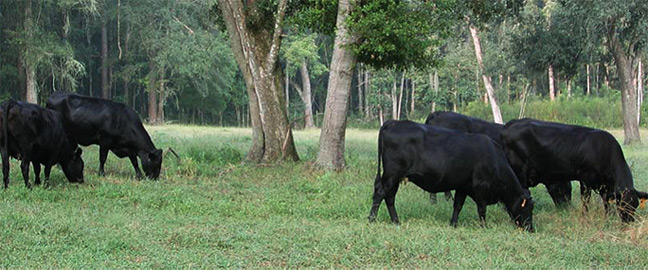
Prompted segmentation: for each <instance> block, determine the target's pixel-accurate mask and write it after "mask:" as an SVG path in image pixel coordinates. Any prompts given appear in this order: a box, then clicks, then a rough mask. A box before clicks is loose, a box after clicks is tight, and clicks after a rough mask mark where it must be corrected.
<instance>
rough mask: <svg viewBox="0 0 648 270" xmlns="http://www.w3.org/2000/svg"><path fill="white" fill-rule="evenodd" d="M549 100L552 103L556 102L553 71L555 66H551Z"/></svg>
mask: <svg viewBox="0 0 648 270" xmlns="http://www.w3.org/2000/svg"><path fill="white" fill-rule="evenodd" d="M548 74H549V98H550V99H551V101H554V100H556V87H555V83H554V81H555V79H554V70H553V65H549V71H548Z"/></svg>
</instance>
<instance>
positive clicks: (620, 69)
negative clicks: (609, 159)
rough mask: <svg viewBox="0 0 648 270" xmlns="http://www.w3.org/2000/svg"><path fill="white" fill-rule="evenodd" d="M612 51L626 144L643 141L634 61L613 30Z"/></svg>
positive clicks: (610, 38) (611, 36) (610, 37)
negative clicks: (638, 114) (640, 129)
mask: <svg viewBox="0 0 648 270" xmlns="http://www.w3.org/2000/svg"><path fill="white" fill-rule="evenodd" d="M608 38H609V41H608V46H610V47H611V48H610V51H611V52H612V55H613V56H614V61H615V62H616V66H617V74H618V76H619V84H620V85H621V108H622V110H623V133H624V134H625V140H624V141H623V143H624V144H633V143H637V142H640V141H641V137H640V135H639V126H638V123H637V113H638V112H637V92H636V89H635V88H634V85H633V83H632V81H633V80H632V79H633V77H634V75H633V74H634V71H633V67H632V61H631V60H630V57H629V56H628V55H627V53H626V51H625V50H624V49H623V45H622V44H621V42H620V41H619V39H618V37H617V36H616V33H614V31H611V34H609V35H608Z"/></svg>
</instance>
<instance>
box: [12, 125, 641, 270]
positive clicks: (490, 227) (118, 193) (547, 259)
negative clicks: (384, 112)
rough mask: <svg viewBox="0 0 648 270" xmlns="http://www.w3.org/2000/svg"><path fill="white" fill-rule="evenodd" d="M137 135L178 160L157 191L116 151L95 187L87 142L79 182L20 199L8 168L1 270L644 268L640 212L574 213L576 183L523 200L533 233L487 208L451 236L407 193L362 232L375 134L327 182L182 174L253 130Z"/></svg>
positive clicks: (305, 139) (270, 173)
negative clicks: (396, 218)
mask: <svg viewBox="0 0 648 270" xmlns="http://www.w3.org/2000/svg"><path fill="white" fill-rule="evenodd" d="M147 128H149V130H150V131H151V134H152V137H153V140H154V141H155V142H156V145H158V146H159V147H165V148H166V147H168V146H172V147H173V148H174V149H175V150H177V151H178V153H179V154H180V155H181V156H182V158H183V160H182V162H181V163H178V162H176V161H175V160H174V158H171V157H166V158H165V160H164V163H163V173H162V175H161V179H160V180H159V181H150V180H143V181H137V180H135V179H134V177H133V175H134V173H133V171H132V167H131V165H130V162H129V161H128V160H127V159H117V158H116V157H115V156H114V155H109V158H108V162H107V163H106V172H107V173H108V175H107V176H106V177H98V176H97V175H96V170H97V166H98V151H97V147H96V146H92V147H87V148H86V149H85V150H86V151H84V159H85V160H86V163H87V166H86V170H87V172H86V177H87V182H86V183H84V184H81V185H78V184H70V183H67V181H66V180H65V177H64V176H63V173H62V172H61V171H60V169H58V168H54V169H53V171H52V187H51V188H49V189H45V188H42V187H35V188H34V189H33V190H31V191H29V190H27V189H25V188H24V186H23V184H22V181H20V180H19V179H20V176H19V175H20V172H19V169H18V167H19V166H12V173H11V177H12V178H11V179H12V182H11V186H10V188H9V189H8V190H6V191H4V192H3V196H1V197H0V207H1V208H2V209H3V211H0V225H2V228H3V230H1V231H0V238H1V239H2V240H3V244H2V250H3V252H2V253H0V267H4V268H39V267H42V266H44V265H47V266H50V267H54V268H192V267H196V265H198V266H199V267H207V268H216V267H228V268H232V267H236V268H267V267H272V268H275V267H276V268H301V267H307V268H318V267H327V266H335V267H343V268H384V267H390V268H436V267H439V266H442V267H450V268H455V267H456V268H524V267H531V268H590V267H595V268H641V267H643V266H645V265H646V262H647V259H646V257H647V256H648V246H647V244H646V243H648V234H647V232H646V229H645V226H646V220H645V217H646V210H640V211H638V215H639V221H638V222H637V223H634V224H627V225H626V224H621V222H620V221H619V218H618V217H617V216H616V215H606V214H605V212H604V210H603V209H602V206H601V203H600V200H598V199H596V200H592V202H590V205H589V206H590V208H589V212H587V213H584V212H583V211H582V210H581V206H580V202H579V201H578V200H579V199H578V198H579V192H578V184H575V185H574V186H575V187H574V191H573V194H572V195H573V198H574V202H573V203H572V204H573V205H572V206H571V207H568V208H567V209H564V210H559V209H556V208H555V207H554V206H553V203H552V202H551V199H550V198H549V196H548V194H547V192H546V190H545V188H544V187H536V188H534V189H532V190H531V192H532V196H533V198H534V200H535V202H536V204H535V208H534V223H535V225H536V229H537V232H536V233H534V234H529V233H525V232H520V231H518V230H517V229H516V228H515V226H514V225H513V224H512V222H511V220H510V218H509V216H508V215H507V214H506V212H505V211H504V210H503V209H502V207H500V206H496V205H492V206H489V207H488V211H487V213H486V219H487V227H485V228H483V227H481V226H480V225H479V220H478V216H477V210H476V207H475V204H474V203H473V202H472V201H471V200H468V201H467V202H466V204H465V206H464V209H463V211H462V212H461V214H460V216H459V225H458V227H457V228H452V227H451V226H449V225H448V221H449V219H450V216H451V214H452V203H451V202H446V201H440V202H438V203H437V204H436V205H430V204H429V202H428V195H427V193H425V192H423V191H421V190H420V188H418V187H416V186H415V185H413V184H411V183H410V184H406V185H402V186H401V188H400V189H399V191H398V195H397V199H396V209H397V210H398V213H399V214H400V217H401V225H400V226H394V225H392V224H390V223H389V217H388V213H387V210H386V207H385V206H384V204H383V205H382V206H381V209H380V211H379V212H378V220H377V221H376V223H374V224H368V223H367V220H366V216H367V214H368V212H369V208H370V206H371V192H372V191H373V181H374V177H375V173H376V172H375V170H376V167H375V166H376V151H377V148H376V141H377V131H376V130H375V129H372V130H349V131H348V133H347V135H348V136H347V143H346V147H347V149H348V151H349V157H350V158H349V162H348V163H349V168H347V169H346V170H344V171H341V172H334V173H330V172H329V173H327V172H322V171H318V170H313V169H312V168H311V167H310V166H308V165H307V164H304V163H284V164H278V165H274V166H254V165H245V164H239V163H236V164H233V165H211V164H206V163H202V162H198V161H193V162H194V163H192V164H193V165H194V166H191V165H187V163H188V162H186V161H187V160H191V159H190V156H189V155H188V153H189V152H188V151H189V149H191V148H198V149H200V148H201V147H203V146H205V145H223V146H224V147H225V145H229V147H231V148H233V149H236V151H238V152H240V153H243V151H245V150H246V146H245V145H244V143H245V141H244V140H243V139H242V138H243V137H248V138H249V136H250V131H249V130H245V129H231V128H227V129H225V128H205V127H202V128H198V127H187V126H174V125H170V126H166V127H154V128H151V127H147ZM613 134H615V135H617V136H618V135H619V134H620V131H618V130H616V131H613ZM295 138H296V144H297V148H298V149H299V151H300V152H304V151H305V149H307V148H308V147H311V146H315V145H317V144H318V132H317V131H296V132H295ZM216 148H218V147H216ZM624 152H625V156H626V159H628V160H629V162H630V163H631V164H633V166H632V171H633V175H634V176H635V186H636V187H637V188H638V189H640V190H646V189H648V182H647V181H646V180H645V179H646V177H647V176H648V170H647V169H646V168H648V148H646V146H635V147H632V148H625V149H624ZM190 162H192V161H190ZM16 164H17V162H15V161H12V165H16ZM181 169H182V170H181ZM188 169H193V172H191V171H188ZM205 172H208V173H205ZM192 173H193V174H192ZM557 250H560V251H561V252H556V251H557ZM457 258H460V259H457Z"/></svg>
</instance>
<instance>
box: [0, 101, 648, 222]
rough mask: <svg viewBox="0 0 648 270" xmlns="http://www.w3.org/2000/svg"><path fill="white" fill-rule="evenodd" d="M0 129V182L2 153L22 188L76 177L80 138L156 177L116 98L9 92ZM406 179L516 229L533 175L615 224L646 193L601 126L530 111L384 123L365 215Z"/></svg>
mask: <svg viewBox="0 0 648 270" xmlns="http://www.w3.org/2000/svg"><path fill="white" fill-rule="evenodd" d="M0 128H1V129H2V131H1V132H0V148H1V153H2V172H3V182H4V187H5V188H7V187H8V186H9V158H10V157H13V158H15V159H19V160H21V166H20V168H21V172H22V176H23V178H24V181H25V186H27V187H28V188H31V184H30V182H29V166H30V164H31V165H32V166H33V170H34V174H35V184H37V185H38V184H40V183H41V181H40V170H41V165H43V166H44V168H45V183H46V184H47V183H48V180H49V176H50V172H51V168H52V166H54V165H57V164H58V165H60V167H61V169H62V170H63V173H64V174H65V177H66V178H67V179H68V181H70V182H83V181H84V177H83V170H84V163H83V160H82V158H81V154H82V150H81V148H79V145H82V146H88V145H92V144H97V145H99V174H100V175H104V174H105V171H104V164H105V163H106V158H107V155H108V152H109V151H112V152H113V153H114V154H115V155H116V156H118V157H120V158H125V157H128V158H129V159H130V161H131V163H132V165H133V168H134V170H135V175H136V176H137V178H142V177H143V176H144V175H145V176H146V177H148V178H152V179H157V178H158V177H159V175H160V169H161V165H162V158H163V151H162V150H161V149H157V148H156V147H155V145H154V144H153V142H152V141H151V138H150V136H149V134H148V133H147V132H146V130H145V129H144V126H143V125H142V122H141V121H140V119H139V117H138V116H137V114H136V113H135V112H134V111H133V110H132V109H130V108H129V107H128V106H126V105H124V104H121V103H117V102H113V101H110V100H105V99H100V98H93V97H86V96H81V95H77V94H72V93H67V92H55V93H53V94H52V95H51V96H50V97H49V99H48V101H47V105H46V108H43V107H40V106H38V105H35V104H30V103H25V102H20V101H14V100H9V101H7V102H5V103H3V104H2V106H0ZM174 154H175V153H174ZM176 156H177V155H176ZM138 157H139V160H140V161H141V163H142V169H143V171H144V174H142V172H141V171H140V168H139V163H138ZM381 166H382V170H381ZM405 178H407V179H408V180H409V181H411V182H413V183H415V184H416V185H417V186H419V187H421V188H422V189H424V190H426V191H428V192H430V193H431V195H430V196H431V198H435V197H434V196H435V193H436V192H446V195H447V196H448V195H450V193H449V192H450V191H452V190H454V191H455V198H454V204H453V208H454V209H453V213H452V218H451V219H450V224H451V225H452V226H456V225H457V219H458V216H459V213H460V212H461V209H462V207H463V204H464V202H465V200H466V197H470V198H472V200H473V201H475V203H476V204H477V212H478V215H479V219H480V221H481V223H482V224H485V222H486V207H487V206H488V205H490V204H495V203H502V204H503V205H504V207H505V209H506V211H507V212H508V214H509V216H510V217H511V219H512V220H513V222H514V223H515V224H516V225H517V226H518V227H520V228H522V229H525V230H527V231H530V232H532V231H533V230H534V227H533V206H534V202H533V199H532V198H531V193H530V192H529V188H530V187H534V186H536V185H538V184H540V183H542V184H544V185H545V186H546V187H547V190H548V192H549V194H550V196H551V198H552V200H553V201H554V203H555V204H556V205H557V206H564V205H566V204H569V203H570V201H571V181H572V180H577V181H580V186H581V198H582V200H583V206H584V207H585V210H586V209H587V208H586V207H587V201H588V200H589V197H590V193H591V191H592V190H594V191H596V192H597V193H599V194H600V196H601V198H602V199H603V204H604V207H605V209H606V210H608V211H611V210H610V203H611V202H614V203H616V208H617V210H618V212H619V215H620V217H621V220H622V221H623V222H631V221H634V212H635V210H636V208H637V207H638V206H639V205H640V201H641V204H643V201H644V200H646V199H648V194H647V193H645V192H641V191H637V190H636V189H635V188H634V185H633V178H632V172H631V171H630V168H629V166H628V164H627V162H626V160H625V157H624V156H623V151H622V150H621V147H620V146H619V143H618V142H617V141H616V139H615V138H614V137H613V136H612V135H611V134H610V133H608V132H606V131H603V130H598V129H592V128H587V127H582V126H575V125H566V124H560V123H552V122H544V121H539V120H534V119H520V120H511V121H509V122H508V123H507V124H506V125H501V124H495V123H490V122H487V121H484V120H480V119H477V118H472V117H468V116H465V115H461V114H457V113H452V112H435V113H432V114H430V115H429V116H428V118H427V119H426V121H425V124H420V123H415V122H411V121H394V120H390V121H387V122H385V123H384V124H383V126H382V127H381V128H380V132H379V135H378V171H377V174H376V178H375V182H374V193H373V203H372V206H371V210H370V213H369V221H374V220H375V219H376V214H377V212H378V208H379V207H380V205H381V203H382V201H383V200H384V201H385V204H386V205H387V209H388V212H389V215H390V217H391V220H392V222H394V223H399V218H398V215H397V213H396V208H395V206H394V202H395V198H396V193H397V192H398V188H399V186H400V183H401V181H402V179H405ZM450 196H451V195H450Z"/></svg>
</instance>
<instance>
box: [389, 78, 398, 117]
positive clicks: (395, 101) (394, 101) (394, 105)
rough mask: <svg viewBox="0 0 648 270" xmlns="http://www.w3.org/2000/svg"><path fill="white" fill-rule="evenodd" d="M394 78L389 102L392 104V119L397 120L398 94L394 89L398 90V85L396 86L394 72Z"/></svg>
mask: <svg viewBox="0 0 648 270" xmlns="http://www.w3.org/2000/svg"><path fill="white" fill-rule="evenodd" d="M393 77H394V80H393V82H392V90H391V95H390V97H391V101H392V102H391V104H392V119H396V120H398V96H397V95H396V91H397V90H398V87H397V86H396V85H397V84H396V80H397V79H396V73H395V72H394V76H393Z"/></svg>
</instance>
